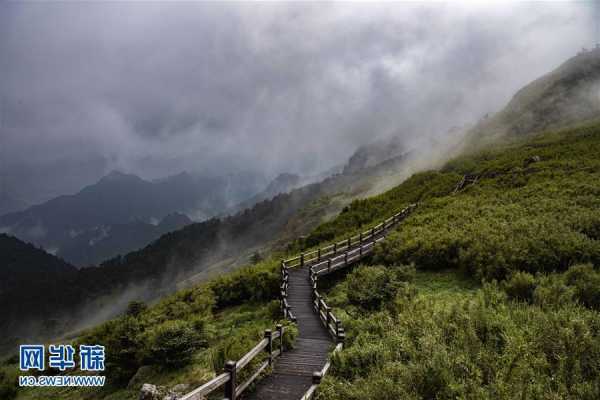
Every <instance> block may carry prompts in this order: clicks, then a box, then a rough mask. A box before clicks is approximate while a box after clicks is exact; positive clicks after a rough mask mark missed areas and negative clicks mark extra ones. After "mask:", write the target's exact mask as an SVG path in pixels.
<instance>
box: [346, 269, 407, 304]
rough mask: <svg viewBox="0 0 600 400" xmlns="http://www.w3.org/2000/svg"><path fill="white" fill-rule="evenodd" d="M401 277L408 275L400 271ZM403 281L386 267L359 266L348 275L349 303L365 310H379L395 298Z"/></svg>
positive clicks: (404, 270)
mask: <svg viewBox="0 0 600 400" xmlns="http://www.w3.org/2000/svg"><path fill="white" fill-rule="evenodd" d="M400 271H401V275H403V276H405V275H407V273H408V270H407V269H400ZM400 285H401V281H400V280H399V279H398V276H397V274H396V272H395V271H394V270H392V269H388V268H386V267H384V266H381V265H379V266H359V267H358V268H356V269H355V270H354V271H352V272H351V273H350V274H349V275H348V301H349V302H350V304H352V305H355V306H358V307H361V308H363V309H365V310H373V309H376V308H379V307H380V306H381V305H382V304H384V303H387V302H389V301H390V300H391V299H393V298H394V296H395V295H396V292H397V290H398V288H399V287H400Z"/></svg>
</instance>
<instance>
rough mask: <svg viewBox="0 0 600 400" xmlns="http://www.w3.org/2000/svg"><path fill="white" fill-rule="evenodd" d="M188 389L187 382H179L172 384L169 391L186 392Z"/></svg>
mask: <svg viewBox="0 0 600 400" xmlns="http://www.w3.org/2000/svg"><path fill="white" fill-rule="evenodd" d="M189 389H190V385H188V384H187V383H180V384H178V385H175V386H173V388H172V389H171V391H173V392H174V393H187V392H188V391H189Z"/></svg>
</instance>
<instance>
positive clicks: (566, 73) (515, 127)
mask: <svg viewBox="0 0 600 400" xmlns="http://www.w3.org/2000/svg"><path fill="white" fill-rule="evenodd" d="M599 93H600V49H593V50H590V51H588V50H584V51H582V52H580V53H579V54H577V55H576V56H574V57H571V58H570V59H568V60H567V61H565V62H564V63H563V64H562V65H560V66H559V67H558V68H556V69H554V70H553V71H551V72H550V73H548V74H546V75H544V76H542V77H540V78H538V79H536V80H534V81H532V82H530V83H529V84H527V85H525V86H524V87H523V88H521V89H520V90H519V91H517V93H515V95H514V96H513V97H512V99H511V100H510V101H509V103H508V104H507V105H506V107H504V109H503V110H502V111H500V112H498V113H496V114H494V115H493V116H490V117H489V118H484V119H482V120H481V121H480V122H479V123H478V124H477V125H476V126H475V127H473V129H472V130H471V132H470V134H469V137H470V138H478V137H495V136H502V135H525V134H529V133H534V132H540V131H543V130H546V129H551V128H552V129H554V128H560V127H564V126H568V125H570V124H573V123H580V122H583V121H586V120H590V119H593V118H597V117H599V116H600V95H599Z"/></svg>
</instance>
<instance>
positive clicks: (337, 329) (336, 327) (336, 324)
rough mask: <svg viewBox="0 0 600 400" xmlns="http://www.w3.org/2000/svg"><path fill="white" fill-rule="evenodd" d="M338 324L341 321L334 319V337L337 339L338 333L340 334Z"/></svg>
mask: <svg viewBox="0 0 600 400" xmlns="http://www.w3.org/2000/svg"><path fill="white" fill-rule="evenodd" d="M340 324H341V321H340V320H339V319H336V320H335V337H336V339H337V337H338V335H339V334H340Z"/></svg>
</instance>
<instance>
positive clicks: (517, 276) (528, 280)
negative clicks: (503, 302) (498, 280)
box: [502, 272, 536, 303]
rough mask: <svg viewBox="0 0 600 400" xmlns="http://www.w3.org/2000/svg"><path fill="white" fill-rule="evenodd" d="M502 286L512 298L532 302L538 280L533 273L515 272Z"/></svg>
mask: <svg viewBox="0 0 600 400" xmlns="http://www.w3.org/2000/svg"><path fill="white" fill-rule="evenodd" d="M502 287H503V289H504V291H505V292H506V294H507V295H508V297H509V298H510V299H514V300H519V301H526V302H528V303H531V302H532V301H533V294H534V292H535V289H536V281H535V278H534V277H533V275H531V274H529V273H527V272H515V273H514V274H512V276H511V277H510V279H509V280H507V281H505V282H504V283H503V284H502Z"/></svg>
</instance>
